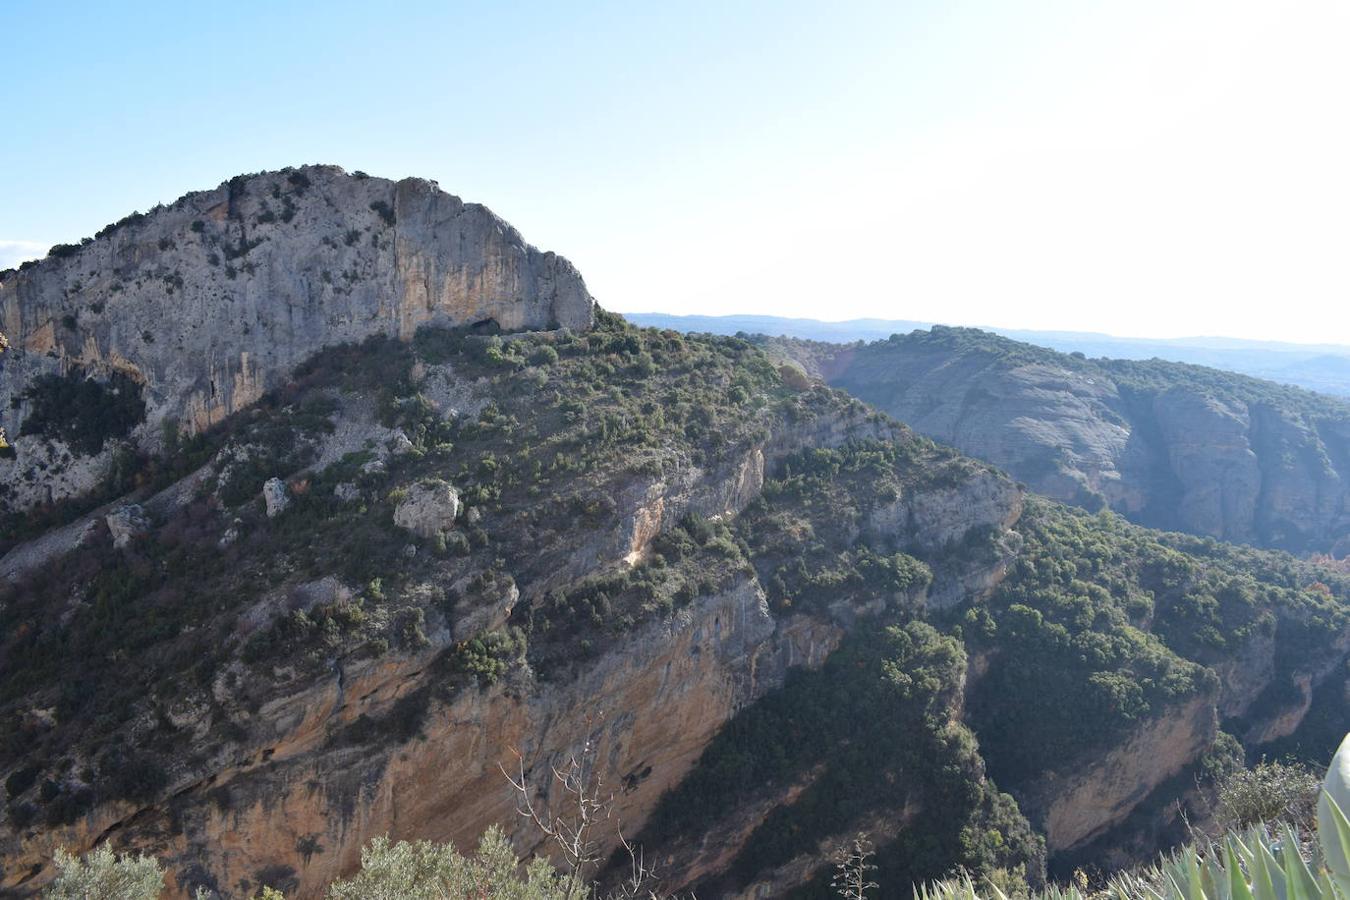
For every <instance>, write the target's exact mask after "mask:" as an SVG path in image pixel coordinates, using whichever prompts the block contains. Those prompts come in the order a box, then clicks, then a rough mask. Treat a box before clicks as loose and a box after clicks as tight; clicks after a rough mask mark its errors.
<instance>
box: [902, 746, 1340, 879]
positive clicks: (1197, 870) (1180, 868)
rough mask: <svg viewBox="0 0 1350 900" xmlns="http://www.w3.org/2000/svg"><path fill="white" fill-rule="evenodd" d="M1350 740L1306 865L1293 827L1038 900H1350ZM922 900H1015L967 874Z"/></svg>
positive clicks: (1245, 835)
mask: <svg viewBox="0 0 1350 900" xmlns="http://www.w3.org/2000/svg"><path fill="white" fill-rule="evenodd" d="M1347 809H1350V734H1348V735H1346V737H1345V740H1344V741H1342V742H1341V746H1340V749H1339V750H1337V751H1336V755H1335V756H1334V757H1333V758H1332V761H1331V766H1330V768H1328V770H1327V776H1326V780H1325V781H1324V783H1323V790H1322V795H1321V799H1320V800H1319V802H1318V816H1317V819H1318V824H1317V837H1318V839H1317V841H1315V842H1314V843H1313V846H1312V853H1311V856H1312V858H1311V859H1305V858H1304V853H1303V851H1302V848H1301V847H1300V844H1299V839H1298V835H1297V834H1295V832H1294V830H1293V829H1292V828H1290V827H1289V826H1288V825H1285V826H1284V828H1283V829H1282V830H1281V831H1279V832H1278V833H1276V834H1274V835H1272V833H1271V832H1270V831H1269V830H1267V829H1266V828H1265V827H1264V826H1260V825H1257V826H1253V827H1251V828H1249V829H1247V830H1246V831H1244V832H1242V833H1230V834H1229V835H1227V836H1225V837H1224V838H1223V839H1222V840H1219V841H1216V842H1212V843H1209V844H1206V845H1193V846H1189V847H1185V848H1183V849H1181V850H1178V851H1176V852H1175V853H1172V854H1169V855H1168V856H1165V857H1163V858H1162V860H1160V861H1159V862H1158V863H1157V864H1156V865H1153V866H1151V867H1149V868H1146V869H1143V870H1140V871H1136V872H1127V873H1122V874H1120V875H1117V876H1116V877H1115V878H1113V879H1112V880H1111V882H1110V883H1109V884H1108V885H1107V886H1106V887H1105V888H1104V889H1103V890H1101V891H1099V892H1097V893H1095V894H1091V895H1088V894H1085V893H1084V892H1083V891H1082V890H1081V889H1080V888H1079V887H1078V886H1076V885H1069V886H1066V887H1050V888H1048V889H1046V890H1045V891H1043V892H1041V893H1039V894H1037V895H1036V898H1037V900H1350V819H1347V818H1346V814H1345V811H1346V810H1347ZM915 896H916V897H917V898H918V900H1009V898H1008V896H1007V894H1005V893H1004V892H1003V891H1001V890H999V889H998V888H997V887H995V886H993V885H988V886H985V887H980V886H978V885H976V883H975V881H974V879H972V878H971V876H970V875H969V874H967V873H962V874H961V875H960V876H958V877H956V878H952V879H948V880H946V881H940V882H936V883H934V884H932V885H925V886H923V887H920V888H917V889H916V890H915Z"/></svg>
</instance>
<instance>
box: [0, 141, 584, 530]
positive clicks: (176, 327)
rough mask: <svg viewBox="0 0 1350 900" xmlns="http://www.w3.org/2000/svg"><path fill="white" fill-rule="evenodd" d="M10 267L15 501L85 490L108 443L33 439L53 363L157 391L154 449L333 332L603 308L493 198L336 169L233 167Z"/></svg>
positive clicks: (3, 382) (536, 322)
mask: <svg viewBox="0 0 1350 900" xmlns="http://www.w3.org/2000/svg"><path fill="white" fill-rule="evenodd" d="M0 278H2V279H3V280H0V332H3V334H4V335H6V336H7V337H8V341H9V344H10V349H9V350H8V352H5V353H4V354H3V355H2V356H0V367H3V377H0V427H3V428H4V429H5V432H6V434H7V435H8V436H9V437H8V439H9V441H10V443H11V444H13V446H14V448H15V451H16V453H17V459H14V460H3V459H0V487H6V488H8V490H7V491H0V494H3V493H8V494H9V495H10V496H9V497H8V499H7V501H6V500H5V498H4V497H0V501H5V502H7V503H8V504H9V505H10V507H11V508H14V509H23V508H27V507H29V506H31V505H33V504H35V503H40V502H47V501H50V500H59V499H61V497H63V496H70V495H74V494H79V493H82V492H84V491H87V490H88V489H89V488H91V487H93V486H94V485H95V484H97V483H98V482H99V481H100V480H101V479H102V478H103V477H104V475H105V472H106V469H107V462H108V458H109V457H110V454H111V448H108V447H105V449H104V451H103V452H102V453H98V454H94V455H93V456H91V457H87V460H88V462H87V463H85V464H82V463H81V459H82V454H81V453H80V452H79V451H78V450H77V449H75V448H71V447H68V446H67V445H66V444H65V443H64V442H62V441H59V440H47V439H45V438H44V437H43V436H40V435H27V436H25V434H24V423H25V421H26V420H27V419H28V417H29V416H30V414H31V413H32V411H33V408H34V403H33V402H32V401H31V400H28V399H25V398H26V397H27V396H28V394H29V391H30V389H31V388H32V387H33V386H34V384H35V382H36V381H37V379H39V378H40V377H41V376H43V375H50V374H57V375H70V374H74V375H76V376H78V377H84V376H86V375H87V376H90V377H94V378H104V377H106V376H108V375H109V374H111V373H122V374H124V375H126V376H128V377H129V378H130V379H131V381H132V382H133V383H134V384H136V385H138V386H139V387H140V388H141V389H142V390H143V392H144V401H145V410H144V416H143V420H142V421H141V422H140V423H139V424H137V425H136V427H135V428H134V430H133V431H132V433H131V435H130V438H131V440H132V441H133V443H135V444H137V445H139V446H141V447H148V446H154V445H156V444H157V443H158V442H160V441H161V440H162V436H163V434H164V427H165V426H164V423H166V422H171V423H173V426H171V427H176V428H178V429H180V430H181V431H183V432H192V431H199V430H201V429H204V428H207V427H208V426H210V425H213V424H215V423H217V422H219V421H220V420H221V419H223V418H224V417H225V416H227V415H229V414H230V413H232V412H235V411H237V410H240V409H243V408H244V407H246V406H248V405H249V404H251V403H253V402H254V401H255V400H257V399H258V398H259V397H260V396H261V395H262V394H263V392H264V391H266V390H268V389H269V388H272V387H275V386H277V385H278V384H280V383H282V382H283V381H284V380H285V378H286V376H287V375H288V374H289V373H290V371H291V370H292V369H293V368H294V367H295V366H296V364H298V363H299V362H301V361H302V360H304V359H306V358H308V357H309V356H311V355H312V354H313V353H314V352H315V351H317V350H319V349H321V348H323V347H326V346H331V345H334V344H339V343H345V342H353V341H361V340H363V339H365V338H368V337H371V336H374V335H388V336H392V337H399V338H404V339H406V338H410V337H411V336H412V334H413V332H414V331H415V330H416V329H417V328H418V326H420V325H422V324H424V323H432V322H434V323H443V324H449V325H474V324H478V323H483V324H493V325H495V326H499V327H500V328H502V329H505V330H516V329H549V328H571V329H585V328H587V327H589V326H590V324H591V321H592V316H593V311H592V306H593V303H592V300H591V297H590V295H589V294H588V293H587V291H586V286H585V284H584V283H583V282H582V279H581V276H580V275H579V274H578V273H577V271H576V269H575V268H574V267H573V266H572V265H571V264H570V263H569V262H567V260H565V259H563V258H562V257H559V256H556V255H554V254H552V253H545V252H542V251H539V250H536V249H535V248H534V247H531V246H530V245H529V244H527V243H525V241H524V239H523V238H522V237H521V235H520V234H519V233H518V232H517V231H516V230H515V229H514V228H512V227H511V226H510V225H508V224H507V223H505V222H503V221H502V220H501V219H499V218H497V217H496V216H495V215H493V214H492V212H490V211H489V210H488V209H487V208H485V207H483V206H479V205H477V204H473V203H464V202H463V201H461V200H460V199H459V198H457V197H453V196H451V195H449V194H446V193H444V192H442V191H441V190H440V189H439V188H437V186H436V185H435V183H433V182H430V181H424V180H421V179H415V178H409V179H404V180H402V181H398V182H393V181H387V180H385V179H382V178H369V177H366V176H364V175H360V174H356V175H348V174H347V173H345V172H343V171H342V170H341V169H339V168H337V167H335V166H307V167H304V168H300V169H294V170H284V171H281V172H268V173H262V174H258V175H252V176H240V177H238V178H233V179H231V180H230V181H228V182H226V183H225V184H222V185H221V186H220V187H218V188H216V189H214V190H210V191H202V192H199V193H193V194H188V195H186V196H184V197H183V198H181V199H179V200H178V201H176V202H175V203H173V204H172V205H170V206H168V207H161V208H157V209H155V210H153V211H152V212H150V213H148V214H146V215H143V216H133V217H130V218H128V219H126V220H124V221H123V222H121V223H118V224H117V225H113V226H109V227H108V228H106V229H104V230H103V231H102V232H100V233H99V236H98V237H97V238H96V239H95V240H93V241H91V242H89V243H87V244H85V245H82V246H73V245H72V246H70V247H67V248H64V249H58V250H57V252H56V253H54V254H53V255H50V256H48V257H47V258H46V259H44V260H42V261H41V262H39V263H36V264H34V265H28V266H25V267H24V268H23V269H22V270H18V271H13V270H12V271H8V272H5V273H3V275H0ZM69 456H74V457H76V458H75V459H74V460H73V461H70V460H68V457H69ZM53 461H56V462H57V464H56V465H53ZM35 466H41V467H42V471H41V477H40V478H39V477H37V475H36V474H32V473H33V471H34V467H35ZM65 472H69V476H68V477H63V473H65Z"/></svg>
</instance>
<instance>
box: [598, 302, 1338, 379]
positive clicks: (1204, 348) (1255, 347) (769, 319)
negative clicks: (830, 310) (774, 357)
mask: <svg viewBox="0 0 1350 900" xmlns="http://www.w3.org/2000/svg"><path fill="white" fill-rule="evenodd" d="M624 318H626V319H628V320H629V321H630V322H634V323H636V324H638V325H646V326H651V327H655V328H670V329H674V330H675V331H684V332H709V333H711V334H736V333H738V332H746V333H748V334H764V335H769V336H771V337H792V338H804V339H807V340H813V341H829V342H832V343H850V342H853V341H876V340H885V339H886V338H888V337H890V336H891V335H893V334H908V333H909V332H911V331H915V330H919V329H928V328H930V327H932V325H933V324H935V323H932V322H917V321H911V320H907V319H850V320H848V321H845V322H823V321H820V320H818V319H792V318H786V317H782V316H752V315H731V316H675V315H668V314H666V313H624ZM985 330H986V331H991V332H993V333H995V334H1001V335H1003V336H1004V337H1010V338H1013V339H1014V340H1018V341H1024V342H1026V343H1028V344H1037V345H1039V346H1042V347H1049V348H1050V349H1052V350H1058V351H1060V352H1062V353H1082V354H1084V355H1086V356H1090V357H1098V356H1106V357H1111V358H1113V359H1153V358H1158V359H1165V360H1169V361H1171V362H1184V363H1193V364H1195V365H1201V366H1212V367H1214V368H1216V369H1228V370H1229V371H1233V372H1240V373H1242V374H1243V375H1252V376H1255V377H1257V378H1266V379H1269V380H1271V381H1279V382H1282V383H1284V384H1292V385H1296V386H1298V387H1302V388H1307V389H1308V390H1311V391H1320V392H1322V393H1326V394H1335V395H1338V396H1341V397H1350V345H1345V344H1289V343H1280V342H1277V341H1251V340H1242V339H1240V338H1224V337H1187V338H1172V339H1159V338H1129V337H1116V336H1114V335H1109V334H1095V333H1091V332H1078V331H1030V330H1025V329H1015V328H987V329H985Z"/></svg>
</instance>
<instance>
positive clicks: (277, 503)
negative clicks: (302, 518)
mask: <svg viewBox="0 0 1350 900" xmlns="http://www.w3.org/2000/svg"><path fill="white" fill-rule="evenodd" d="M263 502H264V503H266V504H267V518H269V519H275V518H276V517H277V516H279V515H281V514H282V513H283V512H285V511H286V507H288V506H290V505H291V497H290V494H289V493H288V492H287V490H286V482H284V481H282V480H281V479H280V478H269V479H267V481H266V483H264V484H263Z"/></svg>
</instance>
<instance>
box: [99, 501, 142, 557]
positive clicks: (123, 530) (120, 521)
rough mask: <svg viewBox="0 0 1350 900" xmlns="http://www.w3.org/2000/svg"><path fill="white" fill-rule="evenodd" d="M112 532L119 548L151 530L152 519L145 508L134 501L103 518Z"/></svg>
mask: <svg viewBox="0 0 1350 900" xmlns="http://www.w3.org/2000/svg"><path fill="white" fill-rule="evenodd" d="M103 521H104V522H106V523H107V524H108V531H110V532H111V533H112V540H113V546H114V547H116V548H118V549H119V550H120V549H122V548H123V547H125V546H127V545H128V544H130V543H131V541H132V540H133V539H134V538H136V537H139V536H140V535H142V534H145V533H146V532H147V531H149V530H150V520H149V518H147V517H146V515H145V510H144V509H142V508H141V507H139V506H137V505H136V504H134V503H129V504H127V505H126V506H121V507H118V508H117V509H115V510H113V511H112V512H110V513H108V515H107V516H105V517H104V519H103Z"/></svg>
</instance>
